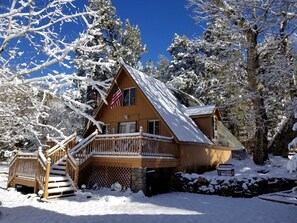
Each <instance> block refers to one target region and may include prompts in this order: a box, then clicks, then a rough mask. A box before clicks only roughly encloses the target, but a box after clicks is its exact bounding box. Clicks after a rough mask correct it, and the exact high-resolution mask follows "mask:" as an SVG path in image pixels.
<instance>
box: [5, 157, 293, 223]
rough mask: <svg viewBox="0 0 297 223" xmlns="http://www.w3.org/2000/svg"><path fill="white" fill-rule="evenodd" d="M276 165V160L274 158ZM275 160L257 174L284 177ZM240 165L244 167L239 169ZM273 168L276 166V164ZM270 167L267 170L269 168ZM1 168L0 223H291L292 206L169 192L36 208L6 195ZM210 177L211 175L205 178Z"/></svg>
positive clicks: (104, 193)
mask: <svg viewBox="0 0 297 223" xmlns="http://www.w3.org/2000/svg"><path fill="white" fill-rule="evenodd" d="M276 159H278V158H276ZM246 162H249V161H245V162H241V164H239V163H238V164H235V165H237V168H238V167H239V166H240V165H242V168H241V169H238V173H237V174H242V175H250V174H256V173H257V168H259V167H258V166H253V165H254V164H252V163H251V164H252V166H251V167H248V166H244V165H247V163H246ZM282 162H283V161H281V159H278V160H277V162H273V161H271V163H270V164H267V165H265V166H263V167H261V169H262V168H269V169H270V174H272V173H273V174H282V175H288V174H287V173H286V171H284V170H282V169H283V168H281V167H277V166H282V165H284V163H282ZM244 163H245V164H244ZM277 163H279V164H277ZM269 165H270V166H269ZM6 171H7V167H6V165H5V164H3V163H2V164H0V222H1V223H18V222H22V223H35V222H36V223H37V222H42V223H48V222H67V223H70V222H77V223H80V222H84V223H88V222H96V223H100V222H104V223H108V222H129V223H130V222H138V223H143V222H150V223H151V222H154V223H158V222H162V223H166V222H170V223H171V222H182V223H187V222H199V223H204V222H205V223H206V222H207V223H218V222H220V223H231V222H238V221H240V223H250V222H253V223H257V222H259V223H260V222H261V223H263V222H269V223H274V222H275V223H282V222H283V223H291V222H292V223H293V222H296V219H297V206H295V205H287V204H281V203H276V202H270V201H264V200H260V199H259V198H250V199H248V198H230V197H221V196H215V195H199V194H192V193H181V192H173V193H167V194H161V195H156V196H153V197H145V196H143V194H142V193H132V192H130V191H126V192H115V191H111V190H109V189H101V190H96V191H86V192H85V193H83V192H82V191H79V192H77V196H72V197H68V198H63V199H55V200H50V201H49V202H40V201H39V198H38V197H37V196H36V195H35V194H27V195H23V194H21V193H20V192H17V191H16V190H15V189H12V188H10V189H9V190H7V189H6V181H7V174H6V173H5V172H6ZM210 174H214V172H211V173H210Z"/></svg>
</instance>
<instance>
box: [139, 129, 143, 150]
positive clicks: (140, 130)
mask: <svg viewBox="0 0 297 223" xmlns="http://www.w3.org/2000/svg"><path fill="white" fill-rule="evenodd" d="M139 133H140V138H139V155H140V156H142V133H143V128H142V126H140V128H139Z"/></svg>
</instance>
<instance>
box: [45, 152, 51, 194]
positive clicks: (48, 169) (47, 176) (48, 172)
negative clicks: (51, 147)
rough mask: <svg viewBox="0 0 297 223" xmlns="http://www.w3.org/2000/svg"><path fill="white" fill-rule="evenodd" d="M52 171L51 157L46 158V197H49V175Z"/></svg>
mask: <svg viewBox="0 0 297 223" xmlns="http://www.w3.org/2000/svg"><path fill="white" fill-rule="evenodd" d="M50 171H51V159H50V158H47V160H46V172H45V182H44V198H45V199H47V198H48V182H49V176H50Z"/></svg>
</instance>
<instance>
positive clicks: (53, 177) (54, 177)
mask: <svg viewBox="0 0 297 223" xmlns="http://www.w3.org/2000/svg"><path fill="white" fill-rule="evenodd" d="M57 181H68V178H67V177H66V176H61V175H50V177H49V182H57Z"/></svg>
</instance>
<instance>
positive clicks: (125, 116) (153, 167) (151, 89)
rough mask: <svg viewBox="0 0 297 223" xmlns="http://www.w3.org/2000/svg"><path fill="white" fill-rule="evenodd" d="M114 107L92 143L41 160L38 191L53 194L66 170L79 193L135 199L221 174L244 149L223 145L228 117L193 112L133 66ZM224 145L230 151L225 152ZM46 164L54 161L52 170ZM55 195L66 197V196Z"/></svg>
mask: <svg viewBox="0 0 297 223" xmlns="http://www.w3.org/2000/svg"><path fill="white" fill-rule="evenodd" d="M119 90H120V91H119ZM119 93H120V94H119ZM106 101H107V102H108V104H106V103H104V102H103V101H102V102H101V103H100V104H99V105H98V108H97V110H96V112H95V119H96V120H98V121H101V122H102V123H104V125H102V128H101V130H102V131H101V132H100V131H98V130H97V128H96V126H95V125H93V124H89V125H88V126H87V127H86V129H85V132H84V139H83V140H82V141H80V142H79V143H76V145H75V146H74V145H72V146H71V147H69V146H68V144H67V142H65V143H64V144H65V145H64V146H60V147H59V149H57V148H58V147H57V148H55V150H54V149H51V150H49V151H48V152H47V153H46V155H45V156H43V155H42V154H41V151H39V152H38V154H37V157H36V160H39V162H37V163H38V165H39V166H40V165H41V167H38V165H37V167H38V168H39V169H41V171H36V172H37V173H38V174H39V175H40V173H42V174H44V175H45V176H44V178H43V177H41V176H36V177H35V179H34V181H33V180H32V181H31V182H32V183H31V185H34V188H35V190H40V189H43V190H45V192H46V191H47V190H48V185H47V184H48V180H46V179H47V178H48V177H49V176H52V178H53V177H54V175H55V174H58V173H59V172H57V171H56V172H55V170H57V169H58V170H60V174H62V175H63V176H66V177H67V179H68V180H69V182H71V188H72V190H73V188H78V187H80V186H81V185H82V184H85V185H86V186H87V187H88V188H92V187H110V186H111V185H112V184H114V183H116V182H118V183H120V184H121V185H122V186H123V187H125V188H131V189H132V191H139V190H142V191H143V192H144V193H146V194H151V193H154V192H160V191H165V190H166V189H167V188H168V187H169V185H170V183H171V179H172V177H173V176H174V173H175V172H177V171H194V172H198V171H203V170H207V169H210V168H215V167H216V166H217V165H218V164H219V163H224V162H226V161H227V160H228V159H230V158H231V157H232V155H233V154H234V153H235V152H236V151H241V150H242V149H243V148H242V146H241V144H240V143H239V142H238V141H237V140H236V139H235V138H234V137H233V138H231V140H230V137H229V138H228V140H229V141H230V142H231V141H232V142H231V143H230V142H229V141H228V140H226V139H223V138H222V139H220V136H221V135H223V134H220V131H221V130H222V128H221V127H220V126H222V124H220V125H219V124H218V123H220V119H221V115H220V112H219V110H218V109H217V108H216V107H215V106H213V105H211V106H194V107H186V106H184V105H183V104H181V103H180V101H179V100H178V99H177V97H176V96H175V95H174V94H173V92H172V91H171V90H170V89H168V88H167V86H166V85H165V84H164V83H162V82H161V81H159V80H156V79H155V78H153V77H152V76H149V75H146V74H144V73H143V72H140V71H138V70H136V69H134V68H131V67H130V66H127V65H122V66H121V68H120V69H119V71H118V72H117V74H116V76H115V78H114V80H113V82H112V84H111V87H110V89H109V90H108V93H107V98H106ZM112 101H113V103H112ZM224 131H228V130H226V128H224ZM68 141H69V142H73V140H70V139H69V140H68ZM222 141H224V145H225V146H222V145H219V144H220V143H218V142H222ZM226 143H227V144H226ZM72 144H73V143H72ZM68 147H69V148H68ZM239 147H240V148H239ZM66 148H68V149H66ZM55 151H59V152H55ZM44 157H45V158H48V160H49V159H50V160H51V163H52V166H51V167H50V170H48V169H46V167H45V164H46V160H45V158H44ZM40 160H41V161H40ZM53 161H54V162H53ZM22 162H23V161H22ZM62 163H64V164H62ZM63 165H65V167H64V168H61V166H63ZM18 167H19V164H18V165H17V159H14V161H13V162H12V163H11V168H10V174H9V175H10V177H9V180H8V186H15V184H16V182H20V180H19V177H18V176H17V174H14V173H15V172H18V171H17V168H18ZM38 168H37V169H38ZM39 169H38V170H39ZM47 173H48V176H47V175H46V174H47ZM38 174H35V175H38ZM32 179H33V177H32ZM52 185H54V184H52ZM52 191H55V192H57V193H58V194H59V192H58V191H59V190H58V189H54V188H53V189H52ZM65 191H67V190H66V189H65ZM46 193H47V192H46ZM61 194H63V193H61ZM47 196H49V193H47Z"/></svg>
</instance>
